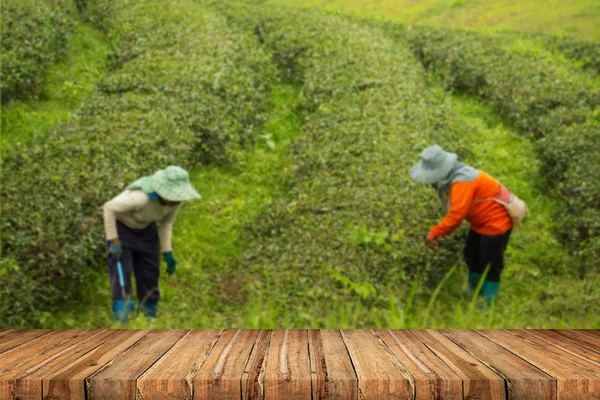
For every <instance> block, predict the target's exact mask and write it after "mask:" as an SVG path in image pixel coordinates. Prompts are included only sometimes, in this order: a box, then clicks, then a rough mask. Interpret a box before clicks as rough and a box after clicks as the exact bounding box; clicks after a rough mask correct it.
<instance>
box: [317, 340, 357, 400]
mask: <svg viewBox="0 0 600 400" xmlns="http://www.w3.org/2000/svg"><path fill="white" fill-rule="evenodd" d="M308 348H309V358H310V369H311V375H312V377H311V378H312V383H311V385H312V397H313V399H324V398H328V399H357V398H358V378H357V377H356V372H355V371H354V367H353V366H352V361H351V360H350V354H348V349H347V348H346V345H345V344H344V340H343V339H342V335H341V333H340V331H339V330H332V329H324V330H318V329H311V330H309V332H308Z"/></svg>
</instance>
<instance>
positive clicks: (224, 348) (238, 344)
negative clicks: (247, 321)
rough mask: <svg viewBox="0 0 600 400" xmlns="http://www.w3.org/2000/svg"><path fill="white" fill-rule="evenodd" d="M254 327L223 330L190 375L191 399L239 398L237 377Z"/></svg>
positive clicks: (254, 336)
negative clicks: (204, 358)
mask: <svg viewBox="0 0 600 400" xmlns="http://www.w3.org/2000/svg"><path fill="white" fill-rule="evenodd" d="M258 333H259V331H258V330H254V329H244V330H241V329H238V330H233V329H227V330H225V331H224V332H223V334H222V335H221V337H220V338H219V340H218V342H217V344H215V346H214V348H213V350H212V351H211V352H210V354H209V355H208V358H207V359H206V361H205V362H204V364H202V366H201V367H200V370H199V371H198V373H197V374H196V377H195V378H194V397H193V398H194V399H236V400H239V399H240V398H241V395H242V394H241V390H242V389H241V379H242V375H243V374H244V371H245V369H246V364H247V362H248V359H249V357H250V352H251V351H252V347H253V345H254V343H255V341H256V339H257V337H258Z"/></svg>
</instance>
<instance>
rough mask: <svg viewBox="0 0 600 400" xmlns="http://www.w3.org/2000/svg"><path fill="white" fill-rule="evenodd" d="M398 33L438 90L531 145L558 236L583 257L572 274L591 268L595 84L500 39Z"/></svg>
mask: <svg viewBox="0 0 600 400" xmlns="http://www.w3.org/2000/svg"><path fill="white" fill-rule="evenodd" d="M400 32H401V34H400V36H401V37H403V38H407V39H408V40H409V41H410V43H411V46H412V48H413V51H414V52H415V54H416V55H417V56H418V57H419V59H420V60H421V62H422V64H423V65H424V67H425V68H426V69H427V70H429V71H432V72H434V73H436V74H437V75H439V76H440V77H441V79H442V81H443V84H444V85H445V87H446V88H448V89H450V90H455V91H458V92H462V93H466V94H469V95H472V96H476V97H479V98H482V99H484V100H485V101H486V102H487V103H488V104H490V105H491V106H492V107H493V108H494V109H495V110H496V111H497V112H498V113H500V115H501V116H503V117H504V118H507V119H508V120H509V121H511V122H512V123H514V125H515V126H516V127H517V128H519V129H520V130H521V131H522V132H524V133H527V134H529V133H531V134H533V136H534V137H535V138H537V139H538V141H537V143H536V150H537V153H538V154H539V157H540V160H541V161H542V164H541V171H540V172H541V174H543V176H544V177H545V178H546V184H547V185H548V187H549V188H550V189H554V190H557V192H558V194H559V195H560V196H561V197H562V198H563V200H564V205H563V207H561V208H559V209H558V210H557V215H556V218H557V220H558V221H559V225H558V226H557V232H558V235H559V236H560V237H561V238H562V239H563V241H564V242H565V243H568V244H569V246H570V248H571V250H572V251H573V252H575V253H578V254H585V257H582V258H581V262H580V267H579V271H580V272H582V273H583V271H585V270H586V268H587V269H589V268H592V267H593V266H597V265H598V264H599V263H600V258H597V256H598V254H600V249H598V248H596V247H595V246H596V244H595V243H597V242H596V241H594V239H593V238H595V237H597V236H598V234H600V230H599V227H600V225H599V224H600V222H599V221H600V204H599V203H598V201H597V199H598V197H599V196H600V186H598V184H597V181H598V180H597V179H589V177H590V176H595V175H594V174H597V173H598V172H597V171H600V158H598V156H597V154H598V149H597V143H598V139H599V138H600V129H599V125H598V112H597V108H598V106H599V105H600V90H599V87H598V85H597V84H596V83H594V82H593V81H591V80H590V79H589V78H588V77H587V75H585V74H583V73H582V72H581V71H579V70H578V69H577V68H576V67H574V66H572V65H570V64H568V63H565V62H560V61H556V60H554V59H552V58H550V59H548V58H547V57H546V55H545V54H543V53H540V52H538V51H531V50H529V49H528V48H523V47H521V46H519V45H518V44H515V43H514V41H513V40H507V39H506V38H505V37H503V36H500V35H484V34H475V33H473V32H466V31H448V30H443V29H436V28H425V27H408V28H402V29H400ZM594 110H596V111H594ZM580 246H581V247H580ZM584 249H585V250H584Z"/></svg>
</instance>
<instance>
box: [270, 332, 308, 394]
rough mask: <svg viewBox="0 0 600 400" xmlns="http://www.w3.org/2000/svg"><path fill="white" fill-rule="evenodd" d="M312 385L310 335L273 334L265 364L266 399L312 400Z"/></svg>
mask: <svg viewBox="0 0 600 400" xmlns="http://www.w3.org/2000/svg"><path fill="white" fill-rule="evenodd" d="M311 381H312V374H311V368H310V360H309V354H308V331H307V330H305V329H290V330H287V329H286V330H282V329H276V330H274V331H273V332H272V333H271V342H270V345H269V351H268V354H267V359H266V364H265V376H264V387H265V389H264V392H265V398H266V399H290V400H295V399H308V400H310V399H311V397H312V387H311V385H312V383H311Z"/></svg>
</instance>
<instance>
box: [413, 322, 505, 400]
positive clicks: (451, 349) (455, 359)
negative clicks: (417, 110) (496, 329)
mask: <svg viewBox="0 0 600 400" xmlns="http://www.w3.org/2000/svg"><path fill="white" fill-rule="evenodd" d="M411 332H412V333H413V334H414V335H415V336H417V337H418V338H419V339H420V340H421V341H422V342H423V343H424V344H425V345H426V346H427V347H428V348H429V349H430V350H431V351H433V352H434V353H435V354H436V355H437V356H438V357H439V358H440V359H442V361H444V362H445V363H446V364H447V365H448V366H449V367H450V368H452V370H453V371H454V372H456V373H457V374H458V376H460V377H461V379H462V380H463V396H464V397H465V398H466V399H470V398H473V399H481V400H487V399H489V400H495V399H505V398H506V390H505V381H504V379H503V378H502V377H501V376H499V375H498V374H496V373H495V372H494V371H492V370H491V369H489V368H488V367H487V366H486V365H485V364H483V363H481V362H480V361H479V360H477V359H476V358H475V357H473V356H472V355H471V354H469V353H467V352H466V351H465V350H463V349H462V348H460V347H459V346H458V345H457V344H456V343H454V342H453V341H451V340H450V339H448V338H447V337H446V336H444V335H442V334H441V333H439V332H437V331H435V330H432V329H426V330H421V329H417V330H411Z"/></svg>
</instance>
